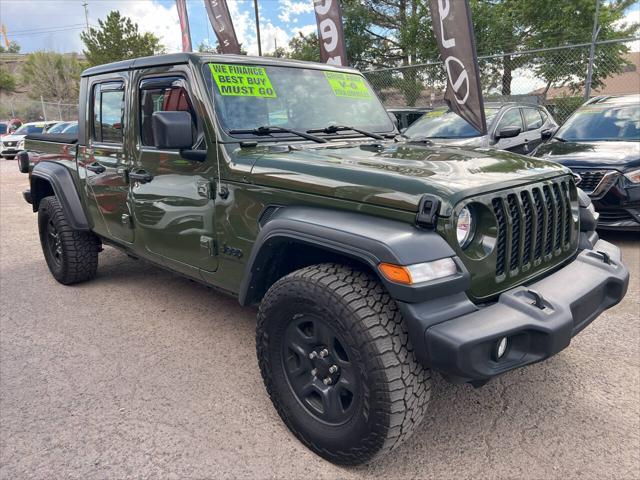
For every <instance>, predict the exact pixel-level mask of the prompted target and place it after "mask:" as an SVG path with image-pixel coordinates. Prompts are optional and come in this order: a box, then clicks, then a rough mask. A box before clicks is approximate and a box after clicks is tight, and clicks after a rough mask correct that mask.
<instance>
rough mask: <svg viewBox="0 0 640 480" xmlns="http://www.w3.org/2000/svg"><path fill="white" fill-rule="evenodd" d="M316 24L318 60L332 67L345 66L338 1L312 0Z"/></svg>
mask: <svg viewBox="0 0 640 480" xmlns="http://www.w3.org/2000/svg"><path fill="white" fill-rule="evenodd" d="M313 8H314V10H315V12H316V22H317V23H318V38H319V39H320V59H321V60H322V62H324V63H330V64H332V65H346V64H347V48H346V46H345V43H344V31H343V29H342V10H341V9H340V1H339V0H314V1H313Z"/></svg>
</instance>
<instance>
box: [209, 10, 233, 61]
mask: <svg viewBox="0 0 640 480" xmlns="http://www.w3.org/2000/svg"><path fill="white" fill-rule="evenodd" d="M204 6H205V8H206V9H207V15H208V16H209V21H210V22H211V26H212V27H213V31H214V32H216V37H218V43H219V44H220V51H221V52H222V53H237V54H239V53H240V44H239V43H238V37H236V31H235V29H234V28H233V22H232V21H231V14H230V13H229V7H228V6H227V2H226V0H204Z"/></svg>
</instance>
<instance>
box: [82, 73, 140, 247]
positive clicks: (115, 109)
mask: <svg viewBox="0 0 640 480" xmlns="http://www.w3.org/2000/svg"><path fill="white" fill-rule="evenodd" d="M90 92H91V93H90V94H91V101H90V107H89V110H90V121H89V124H88V126H87V132H86V134H85V135H86V136H87V141H86V148H85V149H84V153H82V154H81V156H80V162H79V168H80V170H81V173H83V174H84V176H85V179H86V186H87V194H88V195H87V203H88V208H89V210H90V211H91V216H92V218H94V219H96V221H95V223H96V225H95V229H96V231H97V233H99V234H102V235H105V236H106V237H107V238H113V239H116V240H121V241H124V242H127V243H131V242H133V240H134V230H133V228H132V224H131V212H130V211H129V205H128V202H127V200H128V197H129V184H128V182H127V177H126V167H127V161H126V155H125V153H124V146H123V143H124V136H123V127H124V123H125V122H124V118H125V117H124V93H125V79H124V78H121V79H106V80H105V81H98V82H97V83H94V84H93V85H92V86H91V88H90Z"/></svg>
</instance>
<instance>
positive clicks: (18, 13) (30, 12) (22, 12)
mask: <svg viewBox="0 0 640 480" xmlns="http://www.w3.org/2000/svg"><path fill="white" fill-rule="evenodd" d="M84 1H85V0H66V1H62V0H31V1H24V0H0V22H1V23H3V24H5V25H6V27H7V33H8V36H9V39H10V40H15V41H16V42H18V43H19V44H20V45H21V47H22V51H23V52H32V51H35V50H54V51H58V52H72V51H81V50H82V43H81V42H80V38H79V35H80V32H81V31H82V29H83V26H84V24H85V16H84V8H83V6H82V4H83V3H84ZM86 2H87V3H88V10H89V23H90V24H91V25H95V24H97V21H98V19H99V18H104V17H105V16H106V15H107V13H108V12H109V11H110V10H120V12H121V13H123V14H124V15H126V16H128V17H130V18H132V19H133V20H134V21H135V22H137V23H138V24H139V26H140V29H141V30H143V31H152V32H154V33H156V34H157V35H158V36H159V37H160V38H161V40H162V42H163V44H164V45H165V46H166V48H167V51H168V52H175V51H179V50H180V27H179V23H178V14H177V11H176V8H175V2H174V0H86ZM228 3H229V9H230V11H231V16H232V18H233V21H234V25H235V28H236V32H237V34H238V37H239V39H240V41H241V42H242V43H243V46H244V48H246V49H247V50H248V51H249V53H253V54H257V41H256V35H255V16H254V9H253V0H229V1H228ZM258 5H259V9H260V20H261V22H260V23H261V34H262V46H263V52H268V51H273V49H274V46H275V43H276V42H277V44H278V46H283V45H285V44H286V43H287V42H288V40H289V39H290V38H291V37H292V36H293V35H297V34H298V32H299V31H302V32H303V33H304V34H308V33H310V32H312V31H315V28H316V27H315V16H314V13H313V2H312V0H308V1H305V0H302V1H301V0H259V1H258ZM187 8H188V12H189V21H190V25H191V36H192V39H193V44H194V46H197V45H198V44H199V43H200V42H205V43H210V44H212V45H215V44H216V39H215V34H214V33H213V31H212V29H211V26H210V24H209V20H208V18H207V15H206V11H205V8H204V3H203V1H202V0H187Z"/></svg>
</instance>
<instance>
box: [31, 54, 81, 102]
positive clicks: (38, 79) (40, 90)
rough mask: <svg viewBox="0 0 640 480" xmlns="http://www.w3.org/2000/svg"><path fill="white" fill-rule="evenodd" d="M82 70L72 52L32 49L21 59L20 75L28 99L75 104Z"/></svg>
mask: <svg viewBox="0 0 640 480" xmlns="http://www.w3.org/2000/svg"><path fill="white" fill-rule="evenodd" d="M82 70H83V64H82V63H81V62H80V61H79V60H78V57H77V55H75V54H72V55H68V54H61V53H54V52H34V53H30V54H29V55H28V56H27V59H26V61H25V62H24V65H23V67H22V78H23V83H24V84H25V86H26V87H27V91H28V92H29V96H30V97H32V98H40V97H41V96H42V97H43V98H44V99H46V100H56V101H68V102H74V103H75V102H77V101H78V87H79V84H80V73H82Z"/></svg>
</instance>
